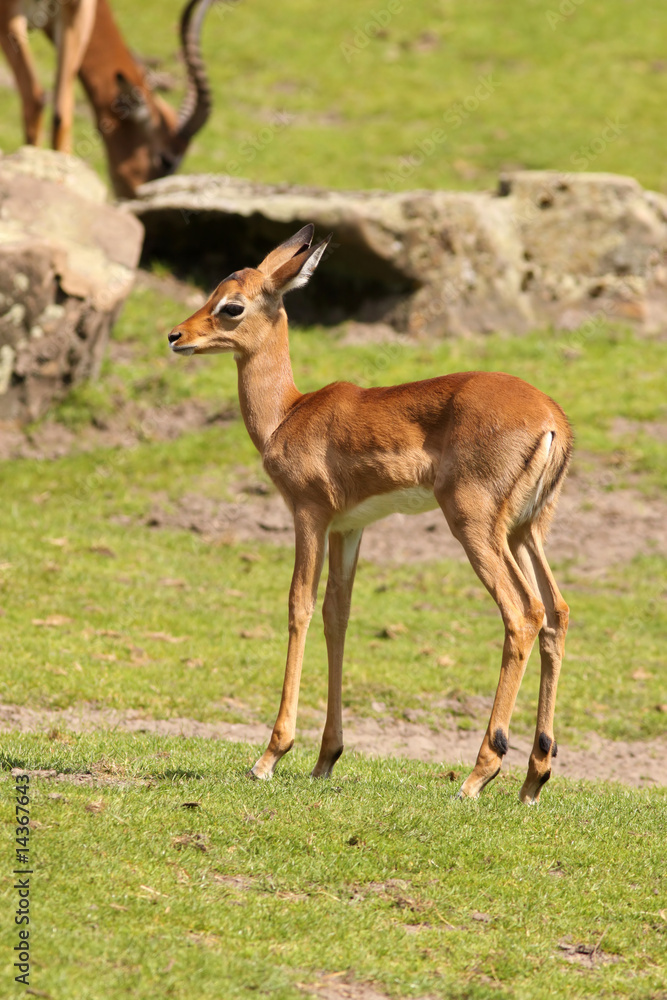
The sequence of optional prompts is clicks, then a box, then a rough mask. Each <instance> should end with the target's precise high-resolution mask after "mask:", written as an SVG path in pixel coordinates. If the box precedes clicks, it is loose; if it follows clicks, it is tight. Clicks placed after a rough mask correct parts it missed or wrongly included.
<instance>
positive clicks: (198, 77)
mask: <svg viewBox="0 0 667 1000" xmlns="http://www.w3.org/2000/svg"><path fill="white" fill-rule="evenodd" d="M212 2H213V0H189V2H188V3H187V4H186V5H185V7H184V8H183V13H182V14H181V28H180V34H181V50H182V52H183V59H184V60H185V65H186V67H187V71H188V89H187V92H186V94H185V97H184V98H183V103H182V105H181V108H180V111H179V113H178V130H177V136H178V138H179V139H181V140H182V141H183V142H184V143H188V142H189V141H190V139H191V138H192V137H193V135H195V134H196V133H197V132H198V131H199V129H200V128H201V127H202V125H204V124H205V123H206V121H207V119H208V116H209V115H210V113H211V107H212V104H213V101H212V96H211V87H210V85H209V82H208V76H207V75H206V67H205V66H204V60H203V59H202V55H201V48H200V46H199V39H200V37H201V29H202V24H203V22H204V17H205V16H206V12H207V10H208V8H209V7H210V6H211V3H212Z"/></svg>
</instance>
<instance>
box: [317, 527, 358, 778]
mask: <svg viewBox="0 0 667 1000" xmlns="http://www.w3.org/2000/svg"><path fill="white" fill-rule="evenodd" d="M361 535H362V532H361V530H358V531H348V532H346V533H345V534H338V533H334V532H332V533H331V534H330V535H329V579H328V580H327V592H326V594H325V596H324V607H323V608H322V615H323V617H324V635H325V637H326V640H327V656H328V658H329V693H328V698H327V721H326V722H325V724H324V733H323V734H322V747H321V749H320V755H319V757H318V760H317V764H316V765H315V767H314V768H313V772H312V776H313V778H328V777H329V776H330V775H331V772H332V770H333V766H334V764H335V763H336V761H337V760H338V758H339V757H340V755H341V754H342V752H343V702H342V683H343V651H344V649H345V632H346V630H347V622H348V618H349V617H350V604H351V602H352V587H353V585H354V574H355V572H356V569H357V557H358V555H359V545H360V543H361Z"/></svg>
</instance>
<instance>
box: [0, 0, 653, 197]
mask: <svg viewBox="0 0 667 1000" xmlns="http://www.w3.org/2000/svg"><path fill="white" fill-rule="evenodd" d="M395 6H396V5H394V10H395ZM561 6H562V4H560V3H558V2H554V3H552V4H543V3H540V2H537V0H517V2H514V3H512V4H509V5H504V6H503V7H502V8H500V7H499V6H498V4H497V3H496V2H494V0H428V2H422V3H420V4H413V3H406V2H404V0H403V2H402V3H399V4H398V7H399V8H400V9H399V10H398V12H395V13H393V14H391V15H390V16H389V19H388V21H387V23H386V24H385V26H384V28H383V30H382V32H381V33H380V34H379V35H378V33H377V32H376V31H375V30H374V28H373V27H372V26H371V27H369V28H368V29H367V30H365V28H366V26H368V25H369V24H370V19H372V16H373V14H374V13H377V12H385V14H384V15H383V18H382V19H383V20H385V21H386V20H387V16H386V15H387V13H388V12H389V6H388V4H386V3H374V2H371V0H363V2H361V3H358V2H353V0H343V2H341V3H338V4H329V5H326V6H323V7H318V8H317V10H316V13H315V8H314V7H313V5H312V4H309V3H305V2H304V0H286V2H285V3H282V4H280V5H279V6H277V5H276V4H274V3H272V2H271V0H257V2H255V3H252V4H246V3H242V4H232V5H225V4H218V5H216V6H215V7H214V8H213V10H212V11H211V12H210V13H209V16H208V19H207V22H206V26H205V35H204V54H205V57H206V61H207V65H208V69H209V73H210V76H211V81H212V84H213V90H214V95H215V109H214V113H213V116H212V118H211V120H210V122H209V124H208V125H207V127H206V129H205V130H204V131H203V132H202V133H200V135H199V136H197V138H196V140H195V142H194V143H193V145H192V147H191V151H190V154H189V156H188V159H187V161H186V167H185V169H186V170H188V171H189V172H197V171H215V172H230V173H233V174H238V175H239V176H245V177H251V178H253V179H256V180H261V181H276V182H281V181H290V182H299V183H307V184H311V183H314V184H322V185H326V186H332V187H350V188H368V187H386V186H388V184H393V185H395V186H397V187H401V188H418V187H426V188H461V187H464V188H468V187H473V188H480V187H490V186H494V185H495V183H496V180H497V176H498V172H499V171H501V170H503V169H505V168H513V167H525V168H528V169H542V168H555V169H558V170H562V171H576V170H584V169H589V170H596V171H597V170H603V171H613V172H616V173H622V174H631V175H633V176H636V177H638V178H639V180H640V181H641V182H642V183H643V184H644V185H646V186H648V187H649V188H654V189H657V190H663V191H664V190H665V189H667V174H666V172H665V163H666V162H667V135H666V134H665V130H664V128H663V127H662V124H663V109H664V104H665V100H666V99H667V72H665V61H664V45H663V38H664V33H665V27H666V26H667V14H666V12H665V8H664V5H663V4H662V3H661V2H660V0H644V2H643V3H631V4H629V3H628V2H627V0H609V2H606V3H603V2H602V0H586V2H585V3H582V4H580V5H572V8H571V9H572V11H573V13H572V14H571V16H569V17H564V18H562V19H561V20H560V21H558V22H557V23H555V24H554V23H553V17H552V18H550V16H549V15H550V14H554V13H555V14H556V15H557V14H558V11H559V8H560V7H561ZM566 7H568V5H566ZM179 8H180V2H176V0H171V2H170V3H169V4H168V5H167V8H166V9H165V5H164V4H160V5H158V4H157V2H156V0H149V2H146V3H144V4H142V5H141V7H140V8H138V7H137V5H136V4H134V3H132V2H130V0H115V2H114V11H115V12H116V14H117V16H118V19H119V21H120V24H121V27H122V29H123V31H124V34H125V37H126V39H127V40H128V42H129V44H130V46H131V47H132V48H134V49H135V50H138V51H140V52H141V53H142V54H144V55H145V56H150V57H158V58H160V59H162V60H164V68H166V69H168V70H171V71H172V72H173V73H175V74H176V76H177V77H179V78H180V77H181V73H182V69H181V67H180V65H179V63H178V61H177V59H176V22H177V17H178V11H179ZM568 9H569V7H568ZM364 35H365V36H366V38H367V41H368V44H365V45H364V44H363V43H364ZM31 44H32V45H33V48H34V49H35V52H36V58H37V62H38V66H39V68H40V73H41V75H42V78H43V80H44V81H45V83H47V85H48V86H49V87H51V86H52V80H53V57H52V53H51V52H50V51H49V45H48V42H46V40H44V39H42V38H39V37H36V35H35V34H33V36H31ZM168 96H169V99H170V100H171V101H172V102H173V103H174V104H176V103H178V100H179V98H180V94H179V93H174V94H171V95H168ZM80 105H81V107H82V108H84V105H85V100H84V97H83V93H82V92H81V91H80ZM3 107H5V113H4V114H3V116H2V121H1V122H0V148H3V149H5V150H10V149H14V148H15V147H16V146H17V145H18V144H19V142H20V141H21V131H20V126H19V121H20V119H19V112H18V100H17V99H16V97H14V96H13V95H11V94H10V93H9V92H6V93H4V94H3ZM276 116H283V117H282V118H277V117H276ZM610 120H611V121H612V122H614V123H615V124H616V129H615V134H613V133H611V132H606V131H605V130H606V129H607V128H608V123H609V121H610ZM284 122H287V124H281V123H284ZM435 130H439V131H440V132H441V133H444V136H443V137H442V138H437V141H436V142H435V144H434V146H433V150H432V152H430V154H429V155H427V156H425V157H424V159H423V162H422V163H421V164H420V165H418V166H417V167H413V168H410V167H407V168H406V165H405V164H406V158H410V157H412V156H418V155H419V153H420V149H423V148H427V149H428V148H429V147H428V143H429V141H430V139H431V138H432V136H433V133H434V131H435ZM605 135H606V136H607V139H606V140H605ZM91 137H92V139H93V141H92V142H91ZM75 146H76V148H77V149H78V151H79V152H80V154H81V155H83V156H85V157H86V158H87V159H91V160H92V162H93V163H94V165H95V166H96V167H97V168H98V169H99V170H101V172H104V168H103V156H102V151H101V148H100V146H99V144H96V143H95V135H94V131H93V130H92V128H91V124H90V120H89V116H88V114H87V112H86V111H85V108H84V111H83V114H81V115H80V117H79V119H78V125H77V139H76V143H75ZM91 146H92V149H91ZM596 150H599V152H596Z"/></svg>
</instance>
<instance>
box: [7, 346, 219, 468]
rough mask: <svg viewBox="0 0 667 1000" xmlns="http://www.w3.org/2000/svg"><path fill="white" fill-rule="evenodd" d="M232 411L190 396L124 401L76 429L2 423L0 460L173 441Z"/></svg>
mask: <svg viewBox="0 0 667 1000" xmlns="http://www.w3.org/2000/svg"><path fill="white" fill-rule="evenodd" d="M117 346H119V347H122V346H123V345H117ZM232 417H233V414H232V413H230V412H228V411H220V410H215V409H213V408H211V407H210V406H209V407H207V406H205V405H204V404H203V403H201V402H199V401H198V400H196V399H191V400H187V401H185V402H182V403H178V404H177V405H175V406H146V405H145V404H141V403H137V402H131V403H130V402H126V403H125V404H124V405H123V406H121V407H119V408H118V410H117V411H116V412H115V413H113V414H110V415H109V416H105V417H104V418H100V419H99V420H98V421H97V422H96V423H95V424H87V425H86V426H85V427H81V428H77V429H76V430H75V429H73V428H71V427H67V426H65V424H61V423H58V421H56V420H45V421H43V422H42V423H40V424H38V425H37V426H35V427H33V428H29V429H26V428H23V427H20V426H19V425H18V424H15V423H0V461H4V460H6V459H12V458H36V459H58V458H64V457H65V456H66V455H69V454H72V453H77V452H87V451H94V450H95V449H97V448H132V447H133V446H134V445H137V444H139V443H140V442H142V441H173V440H174V439H175V438H177V437H180V436H181V435H182V434H185V433H186V432H187V431H192V430H197V429H199V428H201V427H206V426H208V425H210V424H216V423H227V422H228V421H229V420H230V419H231V418H232Z"/></svg>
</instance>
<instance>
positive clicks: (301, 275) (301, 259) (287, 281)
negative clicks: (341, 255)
mask: <svg viewBox="0 0 667 1000" xmlns="http://www.w3.org/2000/svg"><path fill="white" fill-rule="evenodd" d="M332 236H333V233H329V235H328V236H327V237H326V239H323V240H322V242H321V243H318V244H316V246H314V247H310V249H306V250H302V251H301V252H300V253H297V254H296V255H295V256H294V257H292V258H291V259H290V260H288V261H286V262H285V263H284V264H283V265H282V266H281V267H279V268H278V269H277V270H275V271H273V272H272V274H271V275H270V276H269V278H268V281H267V285H268V286H269V287H270V289H271V291H274V292H279V293H280V294H281V295H284V294H285V293H286V292H292V291H294V289H295V288H303V286H304V285H307V284H308V282H309V281H310V279H311V277H312V274H313V272H314V270H315V268H316V267H317V265H318V264H319V262H320V261H321V260H322V257H323V256H324V251H325V250H326V248H327V247H328V246H329V241H330V240H331V237H332Z"/></svg>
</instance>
